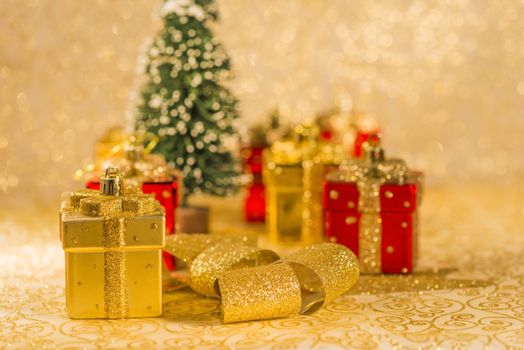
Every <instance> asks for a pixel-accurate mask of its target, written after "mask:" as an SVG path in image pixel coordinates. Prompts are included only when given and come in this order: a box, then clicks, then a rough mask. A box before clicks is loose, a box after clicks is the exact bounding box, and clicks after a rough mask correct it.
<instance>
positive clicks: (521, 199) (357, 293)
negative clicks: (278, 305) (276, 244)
mask: <svg viewBox="0 0 524 350" xmlns="http://www.w3.org/2000/svg"><path fill="white" fill-rule="evenodd" d="M218 5H219V9H220V12H221V15H222V16H221V17H222V20H221V22H220V23H219V24H218V25H217V26H216V33H217V36H218V38H219V39H220V41H221V42H223V43H224V45H225V47H226V49H227V50H228V52H229V53H230V54H231V56H232V61H233V66H234V69H235V72H236V78H235V80H234V81H233V82H232V86H231V88H232V90H233V91H234V92H235V94H236V95H237V96H238V97H239V99H240V100H241V102H242V103H241V106H240V107H241V109H242V112H243V118H245V120H246V124H248V123H250V122H251V121H252V120H256V119H257V118H259V117H260V116H262V115H266V114H267V111H269V110H270V109H272V108H273V107H274V106H276V105H279V106H280V108H281V110H282V114H283V115H284V117H285V118H286V119H302V118H305V117H306V116H307V115H308V114H310V113H311V111H313V110H317V109H321V108H322V109H323V108H325V107H326V108H327V107H331V105H332V104H333V103H334V102H335V99H337V98H338V97H343V96H345V95H347V94H350V95H351V96H352V101H350V102H353V103H354V104H355V106H356V107H357V109H361V110H362V109H363V110H368V111H371V112H372V113H373V114H374V115H375V116H376V117H377V118H378V119H379V122H380V123H381V126H382V129H383V131H384V132H385V143H386V146H387V149H388V150H390V152H391V153H394V154H398V155H400V156H402V157H403V158H405V159H406V160H407V162H408V163H409V164H410V165H413V166H414V167H415V168H419V169H424V170H425V172H426V175H427V178H428V188H427V190H425V192H426V194H427V195H426V194H425V199H424V201H425V203H424V206H422V208H421V209H422V213H421V219H420V222H421V230H420V247H421V252H420V257H421V260H420V262H421V264H425V266H426V267H428V268H430V271H431V268H433V267H435V266H437V267H453V268H454V272H452V273H446V274H443V273H440V272H438V273H433V272H429V273H427V274H425V275H419V274H414V275H413V276H387V277H384V276H364V277H363V278H361V279H360V282H359V284H358V285H357V287H355V290H354V291H353V292H351V293H349V294H346V295H344V296H342V297H340V298H338V299H337V300H335V301H334V302H333V303H332V304H330V305H328V306H327V307H326V308H323V309H322V310H320V311H319V312H317V313H315V314H314V315H313V316H295V317H292V318H289V319H278V320H271V321H260V322H248V323H242V324H234V325H221V322H220V318H219V304H218V301H216V300H214V299H206V298H199V297H197V296H195V295H194V294H193V293H192V292H190V291H180V292H179V293H174V294H169V295H166V296H165V305H164V318H162V319H140V320H124V321H104V320H99V321H74V320H69V319H67V318H65V311H64V289H63V275H64V271H63V259H62V258H61V254H62V250H61V248H60V247H59V246H58V244H57V242H56V236H57V235H56V221H57V220H56V212H55V211H54V210H53V211H52V212H51V209H54V208H55V207H56V201H57V198H59V194H60V193H62V192H63V191H65V190H67V189H69V188H72V187H73V184H72V183H71V182H72V179H71V178H70V177H69V176H68V174H73V173H74V171H75V170H76V169H78V168H79V166H80V165H81V164H79V163H85V162H88V161H89V160H90V159H91V158H92V156H93V154H92V151H93V144H94V142H95V140H96V139H97V138H98V137H99V136H100V135H101V134H102V133H103V132H104V131H105V130H104V128H102V127H98V126H101V125H111V124H112V123H117V122H120V121H121V120H122V118H123V117H124V111H125V110H126V106H128V102H127V101H128V98H129V93H130V92H131V90H133V89H134V87H133V80H134V78H133V71H134V68H135V61H136V55H137V54H138V52H139V46H140V45H141V44H142V43H143V41H144V39H145V38H146V37H147V36H149V35H150V34H152V33H153V31H154V29H155V26H156V22H155V20H154V19H152V17H151V12H152V8H153V7H155V6H156V4H155V2H154V1H146V0H135V1H132V2H130V1H104V0H100V1H90V2H85V1H77V0H60V1H42V0H39V1H38V0H32V1H6V2H3V3H2V6H0V17H1V18H2V20H1V21H0V30H1V32H2V33H4V35H0V242H1V243H2V252H1V254H0V266H2V269H0V325H1V327H0V347H6V346H7V345H13V344H17V346H16V347H18V348H23V349H26V348H31V347H34V348H44V347H50V348H53V347H57V348H60V347H62V348H64V347H86V348H90V347H101V348H110V347H113V348H121V347H133V346H134V347H139V348H158V347H171V348H173V347H188V348H190V347H194V348H204V347H212V348H216V347H222V348H232V347H235V348H247V347H251V348H283V347H297V348H311V347H319V348H321V347H324V348H341V349H347V348H377V347H383V348H406V347H410V348H420V347H422V348H435V347H442V348H474V347H477V348H484V347H490V348H504V347H514V348H519V347H522V343H523V342H524V329H523V324H522V319H523V315H522V291H523V288H524V285H523V276H524V271H523V269H522V266H523V265H524V261H523V258H522V247H523V246H524V241H523V239H524V238H523V237H524V234H523V229H522V228H523V227H524V209H523V208H524V190H523V186H522V182H521V178H522V173H523V171H524V158H523V157H522V156H521V150H522V149H524V138H523V137H522V134H523V133H524V118H522V110H523V108H524V100H523V99H522V96H523V95H524V71H523V69H522V68H523V63H522V62H523V56H524V52H523V51H522V50H521V48H522V47H523V46H524V44H523V42H524V38H523V35H522V32H523V27H524V21H522V16H523V14H524V4H522V3H521V2H517V1H512V0H501V1H486V0H479V1H477V0H465V1H450V2H427V1H424V0H414V1H410V2H404V1H400V0H393V1H388V2H387V3H386V2H377V1H368V0H365V1H358V2H350V3H348V1H344V0H333V1H304V0H292V1H286V2H282V1H277V0H259V1H255V2H254V1H241V0H220V1H219V4H218ZM95 24H96V25H95ZM35 28H36V29H35ZM244 29H245V30H244ZM238 33H242V35H239V34H238ZM253 43H256V45H254V44H253ZM243 124H244V123H243ZM94 126H97V127H94ZM479 180H481V181H482V180H484V182H482V183H481V185H478V186H477V185H475V183H476V182H477V181H479ZM472 183H473V184H472ZM443 184H445V185H448V186H449V187H435V186H436V185H439V186H441V185H443ZM206 201H208V200H207V199H206ZM236 203H237V204H236V207H235V210H231V211H229V210H226V209H225V208H224V207H225V206H226V205H225V204H224V203H222V202H221V203H220V205H218V206H215V207H214V208H215V209H214V210H215V211H216V210H217V208H220V209H219V213H220V215H217V216H215V217H214V224H215V226H220V227H221V228H231V227H232V226H235V225H236V226H237V227H241V228H245V226H243V225H242V224H240V223H239V222H240V220H241V218H240V213H241V204H240V201H238V202H236ZM226 204H227V203H226ZM229 204H231V205H233V204H232V203H229ZM13 207H15V208H18V209H19V210H13ZM235 218H236V219H237V221H236V222H237V223H236V224H234V222H235V221H234V220H233V219H235ZM43 267H45V268H43ZM12 347H15V346H12Z"/></svg>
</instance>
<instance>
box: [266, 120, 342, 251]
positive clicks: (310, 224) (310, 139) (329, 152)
mask: <svg viewBox="0 0 524 350" xmlns="http://www.w3.org/2000/svg"><path fill="white" fill-rule="evenodd" d="M345 158H346V153H345V152H344V151H343V149H342V146H341V145H337V144H331V143H326V142H321V141H319V130H318V127H316V126H312V125H299V126H297V127H296V128H295V129H294V130H293V137H292V138H291V139H289V140H281V141H277V142H275V143H274V144H273V145H272V146H271V147H270V148H269V149H267V150H265V151H264V167H263V169H264V170H263V171H264V174H263V175H264V183H265V184H266V198H267V204H266V214H267V221H268V231H269V238H270V239H271V240H272V241H273V242H274V243H277V244H300V245H306V244H312V243H319V242H321V241H322V239H323V218H322V181H323V179H324V176H325V174H326V173H327V172H329V171H330V170H333V169H336V168H337V166H338V165H339V164H340V163H341V162H342V161H343V160H344V159H345Z"/></svg>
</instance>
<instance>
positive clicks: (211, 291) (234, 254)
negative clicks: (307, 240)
mask: <svg viewBox="0 0 524 350" xmlns="http://www.w3.org/2000/svg"><path fill="white" fill-rule="evenodd" d="M176 236H177V235H175V237H174V238H168V242H167V243H166V251H168V252H170V253H172V254H174V255H175V256H177V257H179V256H178V255H177V252H180V255H181V256H185V257H186V261H188V262H189V280H188V284H189V286H190V287H191V288H192V289H193V290H194V291H196V292H198V293H200V294H203V295H206V296H214V297H218V296H220V297H221V298H222V319H223V322H224V323H229V322H239V321H247V320H259V319H267V318H278V317H284V316H289V315H292V314H296V313H299V312H300V313H312V312H314V311H317V310H318V309H319V308H320V307H322V305H324V304H325V303H327V302H329V301H332V300H333V299H335V298H336V297H337V296H340V295H342V294H343V293H345V292H347V291H348V290H349V289H350V288H351V287H352V286H353V285H354V284H355V283H356V281H357V279H358V276H359V267H358V260H357V258H356V257H355V255H354V254H353V253H352V252H351V251H350V250H349V249H347V248H346V247H344V246H342V245H340V244H333V243H322V244H317V245H311V246H308V247H306V248H304V249H301V250H299V251H298V252H296V253H294V254H292V255H290V256H289V257H288V258H287V259H283V260H279V261H277V260H278V259H279V256H278V255H277V254H276V253H274V252H272V251H270V250H260V249H257V248H255V247H252V246H247V245H242V244H239V242H238V241H236V242H235V241H231V242H233V243H231V242H230V243H229V244H224V243H223V242H225V241H227V240H228V239H231V238H230V237H228V236H222V237H221V238H222V239H220V238H219V237H220V236H217V237H214V238H213V239H209V238H208V239H207V241H208V242H212V241H214V242H215V243H214V245H211V246H209V245H208V244H202V243H203V242H204V241H205V239H206V237H205V235H189V234H180V236H182V237H180V238H179V239H176ZM220 241H222V242H220ZM182 242H183V244H181V243H182ZM216 242H220V243H216ZM198 249H201V251H200V252H198V251H197V250H198Z"/></svg>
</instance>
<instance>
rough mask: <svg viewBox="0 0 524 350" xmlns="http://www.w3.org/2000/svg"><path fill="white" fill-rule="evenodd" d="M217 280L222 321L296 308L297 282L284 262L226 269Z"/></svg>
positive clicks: (273, 314) (291, 312)
mask: <svg viewBox="0 0 524 350" xmlns="http://www.w3.org/2000/svg"><path fill="white" fill-rule="evenodd" d="M218 284H219V288H220V294H221V296H222V320H223V321H224V323H230V322H240V321H250V320H260V319H267V318H277V317H286V316H291V315H294V314H297V313H298V312H299V311H300V304H301V302H300V283H299V281H298V279H297V276H296V275H295V272H294V271H293V269H292V268H291V267H290V266H289V265H287V264H283V263H277V264H271V265H267V266H259V267H254V268H246V269H240V270H234V271H227V272H224V273H223V274H221V275H220V278H219V280H218Z"/></svg>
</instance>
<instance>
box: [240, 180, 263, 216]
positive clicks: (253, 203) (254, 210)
mask: <svg viewBox="0 0 524 350" xmlns="http://www.w3.org/2000/svg"><path fill="white" fill-rule="evenodd" d="M244 205H245V207H244V213H245V217H246V221H249V222H264V221H266V197H265V187H264V184H263V183H262V182H254V183H253V184H251V185H249V186H248V187H247V188H246V198H245V202H244Z"/></svg>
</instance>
